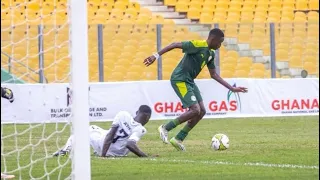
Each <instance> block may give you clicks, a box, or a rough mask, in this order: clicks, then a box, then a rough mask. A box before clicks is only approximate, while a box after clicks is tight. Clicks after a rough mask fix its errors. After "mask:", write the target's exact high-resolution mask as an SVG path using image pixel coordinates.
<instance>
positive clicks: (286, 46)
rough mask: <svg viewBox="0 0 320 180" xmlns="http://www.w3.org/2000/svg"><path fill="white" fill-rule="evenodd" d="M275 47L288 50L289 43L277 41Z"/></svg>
mask: <svg viewBox="0 0 320 180" xmlns="http://www.w3.org/2000/svg"><path fill="white" fill-rule="evenodd" d="M276 49H277V50H278V49H282V50H286V51H287V50H288V49H289V44H288V43H277V44H276Z"/></svg>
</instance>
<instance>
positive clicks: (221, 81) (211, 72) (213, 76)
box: [209, 69, 248, 93]
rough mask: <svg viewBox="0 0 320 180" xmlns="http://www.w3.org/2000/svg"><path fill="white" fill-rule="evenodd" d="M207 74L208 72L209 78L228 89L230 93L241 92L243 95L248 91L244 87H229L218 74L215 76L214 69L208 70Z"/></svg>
mask: <svg viewBox="0 0 320 180" xmlns="http://www.w3.org/2000/svg"><path fill="white" fill-rule="evenodd" d="M209 72H210V76H211V78H212V79H214V80H216V81H217V82H219V83H220V84H221V85H223V86H224V87H226V88H228V89H229V90H230V91H232V92H243V93H246V92H248V89H247V88H245V87H233V86H231V85H230V84H229V83H227V82H226V81H225V80H223V79H222V78H221V77H220V76H219V74H217V72H216V70H215V69H209Z"/></svg>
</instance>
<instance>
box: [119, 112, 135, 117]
mask: <svg viewBox="0 0 320 180" xmlns="http://www.w3.org/2000/svg"><path fill="white" fill-rule="evenodd" d="M116 116H121V117H132V116H131V114H130V113H129V112H128V111H119V112H118V113H117V115H116Z"/></svg>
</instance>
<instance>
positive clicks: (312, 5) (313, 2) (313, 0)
mask: <svg viewBox="0 0 320 180" xmlns="http://www.w3.org/2000/svg"><path fill="white" fill-rule="evenodd" d="M309 9H311V10H319V1H318V0H310V1H309Z"/></svg>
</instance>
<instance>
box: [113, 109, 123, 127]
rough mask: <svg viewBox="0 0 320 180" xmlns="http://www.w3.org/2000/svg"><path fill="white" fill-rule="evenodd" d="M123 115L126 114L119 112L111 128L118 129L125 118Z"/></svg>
mask: <svg viewBox="0 0 320 180" xmlns="http://www.w3.org/2000/svg"><path fill="white" fill-rule="evenodd" d="M125 115H126V114H125V113H124V112H119V113H118V114H117V115H116V117H114V119H113V122H112V125H111V127H118V126H119V125H120V122H121V121H122V120H123V119H124V118H126V117H125Z"/></svg>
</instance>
